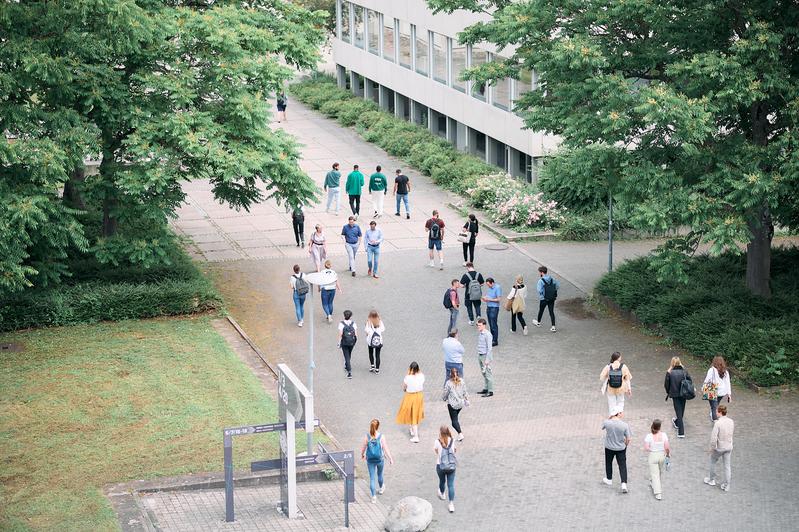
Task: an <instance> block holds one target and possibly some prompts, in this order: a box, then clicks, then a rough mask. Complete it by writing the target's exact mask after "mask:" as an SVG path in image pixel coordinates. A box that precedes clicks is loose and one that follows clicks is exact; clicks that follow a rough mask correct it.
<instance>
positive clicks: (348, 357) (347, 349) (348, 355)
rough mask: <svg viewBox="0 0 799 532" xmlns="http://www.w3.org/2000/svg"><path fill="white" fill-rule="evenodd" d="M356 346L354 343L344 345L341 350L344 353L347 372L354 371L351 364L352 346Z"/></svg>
mask: <svg viewBox="0 0 799 532" xmlns="http://www.w3.org/2000/svg"><path fill="white" fill-rule="evenodd" d="M353 347H355V346H354V345H342V346H341V351H342V353H344V369H345V370H347V373H349V372H351V371H352V366H351V365H350V360H351V359H352V348H353Z"/></svg>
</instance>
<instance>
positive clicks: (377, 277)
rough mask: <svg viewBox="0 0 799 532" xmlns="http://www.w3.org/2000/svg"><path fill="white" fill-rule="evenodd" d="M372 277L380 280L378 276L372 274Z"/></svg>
mask: <svg viewBox="0 0 799 532" xmlns="http://www.w3.org/2000/svg"><path fill="white" fill-rule="evenodd" d="M372 277H374V278H375V279H380V276H379V275H377V274H374V275H373V276H372Z"/></svg>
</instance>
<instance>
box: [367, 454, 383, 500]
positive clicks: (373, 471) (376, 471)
mask: <svg viewBox="0 0 799 532" xmlns="http://www.w3.org/2000/svg"><path fill="white" fill-rule="evenodd" d="M385 463H386V462H385V460H380V461H379V462H366V467H367V468H368V469H369V491H371V492H372V497H374V496H375V493H376V492H377V488H382V487H383V465H385ZM375 477H377V479H375ZM375 480H377V486H375Z"/></svg>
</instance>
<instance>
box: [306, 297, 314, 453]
mask: <svg viewBox="0 0 799 532" xmlns="http://www.w3.org/2000/svg"><path fill="white" fill-rule="evenodd" d="M309 292H310V293H311V297H310V305H311V319H310V327H308V391H309V392H311V395H313V370H314V356H313V329H314V316H313V315H314V302H313V292H314V285H311V289H310V290H309ZM305 434H306V444H307V447H308V455H309V456H310V455H312V454H313V431H311V432H306V433H305Z"/></svg>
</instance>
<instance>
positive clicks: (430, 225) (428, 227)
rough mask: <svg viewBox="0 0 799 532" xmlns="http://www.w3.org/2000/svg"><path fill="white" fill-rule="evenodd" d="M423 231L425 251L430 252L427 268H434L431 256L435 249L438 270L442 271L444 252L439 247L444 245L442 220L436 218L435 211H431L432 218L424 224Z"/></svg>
mask: <svg viewBox="0 0 799 532" xmlns="http://www.w3.org/2000/svg"><path fill="white" fill-rule="evenodd" d="M424 230H425V231H426V232H427V249H428V250H429V251H430V264H429V266H430V267H431V268H435V266H436V263H435V260H434V255H433V248H435V249H436V250H437V251H438V260H439V265H438V269H439V270H443V269H444V250H443V249H442V248H441V246H442V245H443V244H444V220H442V219H441V218H439V217H438V211H437V210H433V217H432V218H430V219H429V220H427V221H426V222H425V224H424Z"/></svg>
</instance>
